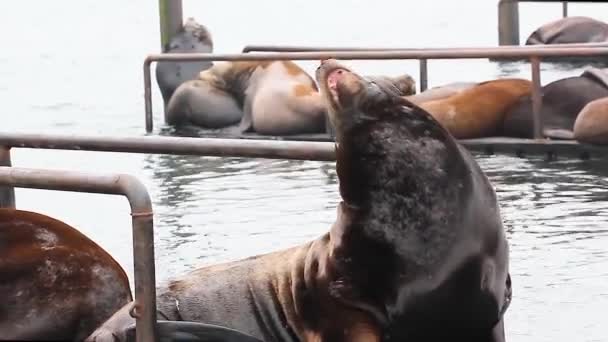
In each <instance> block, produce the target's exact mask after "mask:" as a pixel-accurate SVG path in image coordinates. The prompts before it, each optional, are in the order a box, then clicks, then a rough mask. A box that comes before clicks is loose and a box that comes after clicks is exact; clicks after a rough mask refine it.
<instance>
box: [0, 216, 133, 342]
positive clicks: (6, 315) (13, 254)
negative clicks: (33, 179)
mask: <svg viewBox="0 0 608 342" xmlns="http://www.w3.org/2000/svg"><path fill="white" fill-rule="evenodd" d="M0 298H2V300H0V339H2V340H12V341H15V340H28V341H41V340H53V341H60V340H61V341H82V340H83V339H84V338H86V337H87V336H88V335H89V334H91V333H92V332H93V331H94V330H95V328H97V327H98V326H99V325H101V324H102V323H103V322H104V321H105V320H107V319H108V318H109V317H110V316H111V315H112V314H113V313H114V312H115V311H116V310H118V309H120V308H121V307H122V306H124V305H125V304H127V303H129V302H130V301H131V300H132V297H131V290H130V288H129V280H128V278H127V275H126V274H125V272H124V270H123V269H122V267H120V265H119V264H118V263H117V262H116V261H115V260H114V259H113V258H112V256H110V255H109V254H108V253H107V252H105V251H104V250H103V249H102V248H101V247H99V246H98V245H97V244H96V243H95V242H93V241H91V240H90V239H88V238H87V237H86V236H84V235H83V234H81V233H80V232H79V231H77V230H76V229H74V228H73V227H70V226H69V225H67V224H65V223H63V222H61V221H58V220H56V219H53V218H51V217H48V216H45V215H42V214H38V213H34V212H29V211H23V210H15V209H0Z"/></svg>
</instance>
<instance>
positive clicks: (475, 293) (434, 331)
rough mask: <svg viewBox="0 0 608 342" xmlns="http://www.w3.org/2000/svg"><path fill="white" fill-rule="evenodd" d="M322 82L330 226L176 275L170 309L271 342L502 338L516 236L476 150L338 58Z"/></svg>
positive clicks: (125, 318) (163, 311)
mask: <svg viewBox="0 0 608 342" xmlns="http://www.w3.org/2000/svg"><path fill="white" fill-rule="evenodd" d="M317 80H318V81H319V84H320V87H321V90H322V94H323V95H324V98H325V99H326V103H327V106H328V110H329V114H330V117H331V122H332V123H333V124H334V128H335V129H336V139H337V140H336V141H337V144H336V157H337V161H336V170H337V174H338V178H339V188H340V195H341V197H342V202H341V203H340V204H339V205H338V210H337V218H336V221H335V223H334V224H333V225H332V226H331V228H330V231H329V232H328V233H327V234H325V235H323V236H321V237H319V238H318V239H316V240H314V241H311V242H308V243H306V244H303V245H300V246H297V247H293V248H289V249H286V250H282V251H277V252H273V253H269V254H264V255H258V256H255V257H251V258H248V259H244V260H240V261H235V262H229V263H224V264H220V265H215V266H209V267H204V268H201V269H198V270H194V271H192V272H190V273H188V274H187V275H185V276H182V277H180V278H178V279H176V280H173V281H171V282H170V283H169V284H168V285H167V286H164V287H163V288H161V289H160V290H159V296H158V310H159V315H158V317H159V318H161V319H163V320H169V321H195V322H204V323H209V324H217V325H222V326H226V327H228V328H232V329H236V330H238V331H241V332H244V333H247V334H249V335H251V336H254V337H255V338H258V339H261V340H263V341H267V342H272V341H277V342H278V341H324V342H329V341H331V342H340V341H344V342H346V341H372V342H379V341H447V340H451V341H504V328H503V322H502V315H503V314H504V312H505V310H506V308H507V306H508V303H509V302H510V299H511V284H510V278H509V273H508V268H509V265H508V264H509V262H508V244H507V240H506V238H505V232H504V229H503V226H502V220H501V216H500V212H499V207H498V204H497V202H496V195H495V193H494V190H493V188H492V186H491V184H490V182H489V181H488V179H487V178H486V176H485V175H484V173H483V172H482V170H481V169H480V168H479V166H478V165H477V163H476V162H475V160H474V159H473V158H472V156H471V155H470V154H469V153H468V152H467V151H466V150H465V149H464V148H463V147H461V146H460V145H459V144H458V143H457V142H456V141H455V140H454V138H453V137H452V136H451V135H450V134H449V133H448V132H447V131H446V130H445V129H444V128H443V127H442V126H441V125H440V124H439V123H438V122H437V121H435V120H434V119H433V118H432V117H431V116H430V115H429V114H428V113H426V112H425V111H423V110H422V109H420V108H419V107H416V106H415V105H412V104H411V103H410V102H408V101H406V100H404V99H403V98H401V97H400V93H399V91H398V89H397V88H396V87H395V86H394V85H391V84H390V83H380V84H378V83H376V82H374V81H370V80H368V79H366V78H364V77H362V76H359V75H357V74H355V73H353V72H351V71H349V70H348V69H346V67H344V66H341V65H339V64H338V63H337V62H335V61H325V62H324V63H323V64H322V65H321V67H320V68H319V70H318V71H317ZM132 321H133V320H132V318H130V317H129V315H128V313H127V308H125V309H122V310H121V311H120V312H118V313H117V314H116V315H114V316H113V317H112V318H111V319H110V320H109V321H108V322H106V323H105V324H104V325H103V326H102V327H100V329H98V330H97V331H96V332H95V333H94V334H93V335H92V336H91V337H90V339H88V340H89V341H114V340H120V338H121V337H122V336H124V334H123V332H124V331H125V327H126V326H129V325H131V324H132ZM115 336H116V337H118V338H116V337H115Z"/></svg>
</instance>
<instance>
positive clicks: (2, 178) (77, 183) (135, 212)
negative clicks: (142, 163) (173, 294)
mask: <svg viewBox="0 0 608 342" xmlns="http://www.w3.org/2000/svg"><path fill="white" fill-rule="evenodd" d="M0 184H2V185H6V186H11V187H21V188H33V189H47V190H61V191H77V192H91V193H100V194H112V195H123V196H125V197H126V198H127V200H128V201H129V204H130V205H131V216H132V224H133V260H134V267H135V279H134V282H135V305H136V316H137V317H136V329H137V341H138V342H148V341H155V340H156V277H155V270H154V223H153V217H152V216H153V213H152V202H151V201H150V196H149V194H148V191H147V189H146V187H145V186H144V185H143V184H142V183H141V182H140V181H139V180H138V179H137V178H135V177H133V176H130V175H126V174H93V173H83V172H74V171H66V170H43V169H29V168H16V167H7V166H0Z"/></svg>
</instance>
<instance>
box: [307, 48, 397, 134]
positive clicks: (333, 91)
mask: <svg viewBox="0 0 608 342" xmlns="http://www.w3.org/2000/svg"><path fill="white" fill-rule="evenodd" d="M316 79H317V83H318V84H319V90H320V93H321V96H323V97H324V99H325V101H326V107H327V111H328V115H329V118H330V121H331V124H332V126H334V128H335V129H336V130H337V133H338V132H344V131H346V130H348V129H349V128H350V127H352V126H353V125H357V124H359V123H362V122H364V121H366V120H371V119H374V117H375V116H376V114H377V113H378V111H376V110H375V108H381V107H386V106H390V105H394V104H396V103H397V102H399V101H400V98H399V96H400V93H401V92H400V90H399V88H397V86H396V85H395V84H394V83H393V82H385V81H379V80H377V79H375V78H371V77H363V76H361V75H358V74H357V73H354V72H353V71H351V70H350V69H349V68H348V67H346V66H344V65H342V64H340V63H338V62H337V61H336V60H334V59H329V60H324V61H322V62H321V65H320V66H319V67H318V68H317V71H316ZM336 138H337V139H340V136H337V137H336Z"/></svg>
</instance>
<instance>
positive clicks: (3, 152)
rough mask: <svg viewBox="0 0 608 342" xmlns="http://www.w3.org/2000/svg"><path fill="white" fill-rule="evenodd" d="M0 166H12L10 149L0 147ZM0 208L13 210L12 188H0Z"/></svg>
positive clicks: (13, 190)
mask: <svg viewBox="0 0 608 342" xmlns="http://www.w3.org/2000/svg"><path fill="white" fill-rule="evenodd" d="M0 166H12V165H11V148H10V147H7V146H2V145H0ZM0 208H15V189H14V188H13V187H12V186H0Z"/></svg>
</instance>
